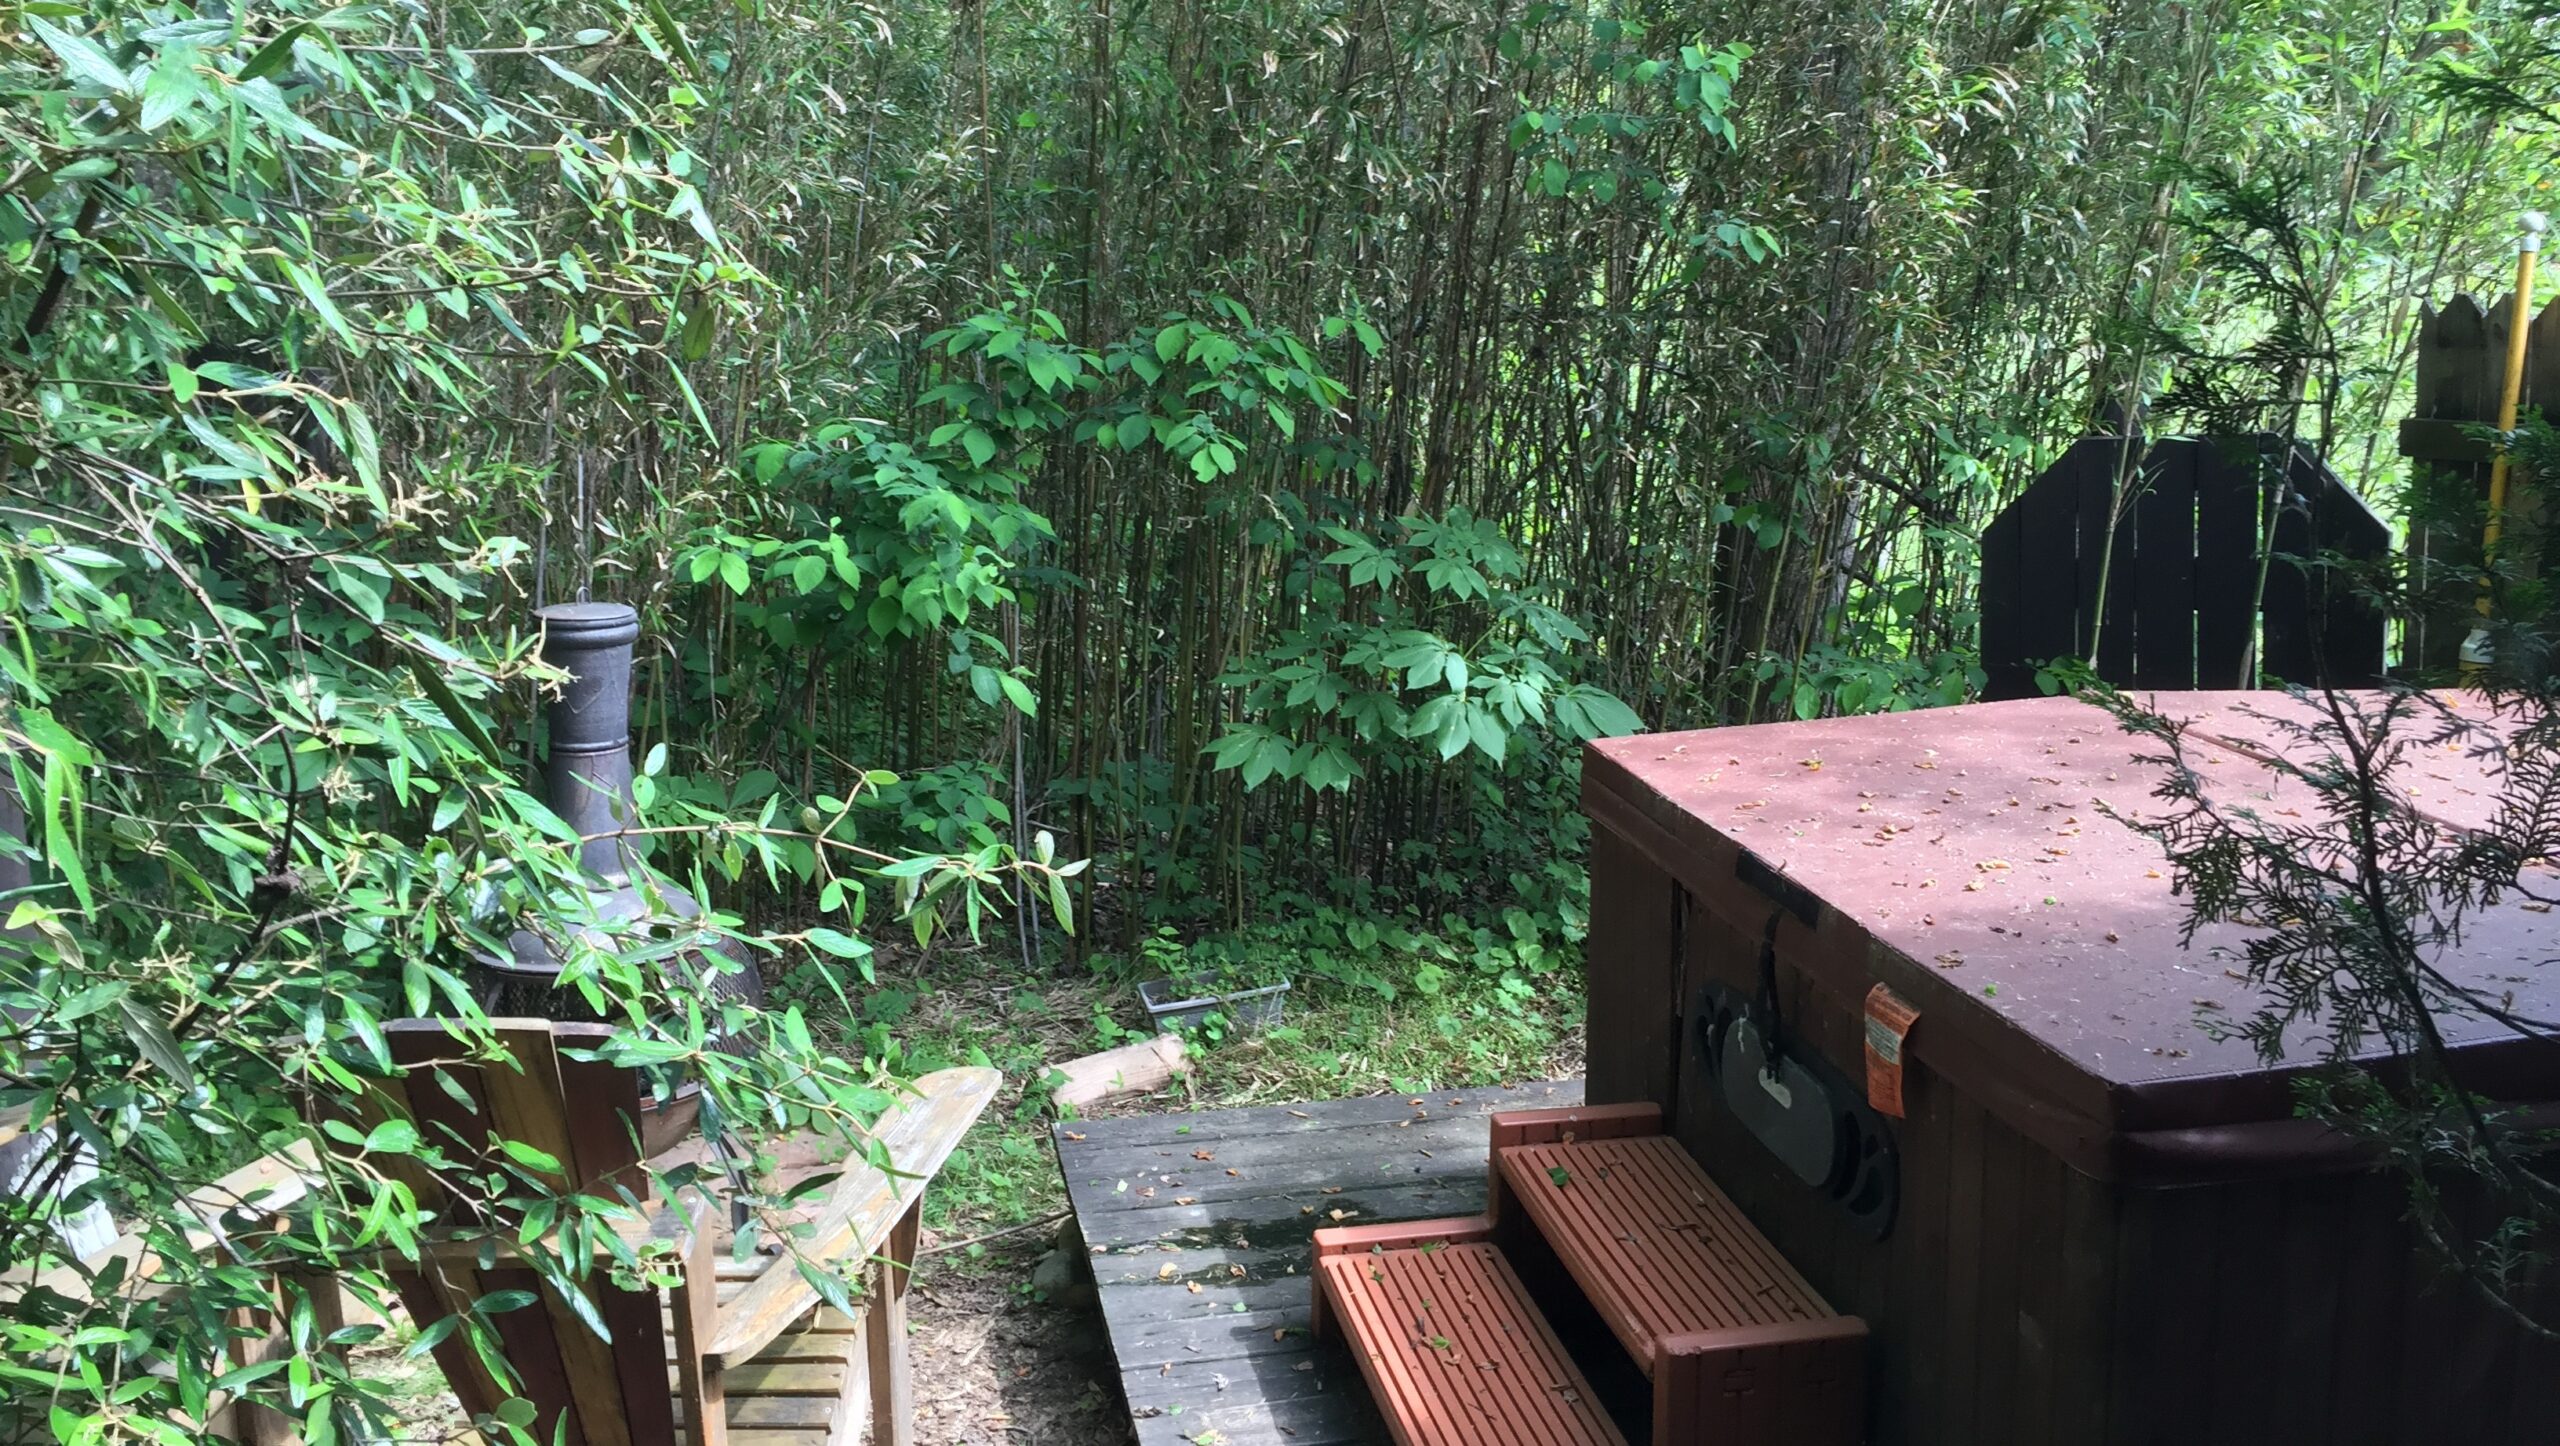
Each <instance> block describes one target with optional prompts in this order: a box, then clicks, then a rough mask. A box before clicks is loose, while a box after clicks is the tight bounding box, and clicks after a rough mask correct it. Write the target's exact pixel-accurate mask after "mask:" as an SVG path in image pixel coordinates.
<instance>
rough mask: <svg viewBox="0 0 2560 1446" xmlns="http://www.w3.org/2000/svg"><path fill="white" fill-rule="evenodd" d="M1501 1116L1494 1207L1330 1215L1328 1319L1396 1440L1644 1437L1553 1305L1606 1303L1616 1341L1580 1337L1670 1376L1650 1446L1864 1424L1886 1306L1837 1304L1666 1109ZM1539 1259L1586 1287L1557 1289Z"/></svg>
mask: <svg viewBox="0 0 2560 1446" xmlns="http://www.w3.org/2000/svg"><path fill="white" fill-rule="evenodd" d="M1492 1127H1493V1137H1492V1159H1491V1165H1490V1171H1491V1181H1490V1189H1489V1190H1488V1192H1487V1199H1488V1202H1489V1203H1488V1207H1487V1211H1486V1213H1485V1214H1483V1215H1479V1216H1467V1217H1463V1218H1458V1219H1448V1220H1417V1221H1409V1222H1405V1223H1403V1224H1391V1225H1366V1226H1352V1227H1348V1228H1341V1229H1332V1230H1319V1231H1317V1232H1316V1237H1315V1240H1316V1279H1315V1329H1316V1333H1317V1334H1318V1335H1320V1336H1321V1335H1326V1334H1330V1333H1332V1332H1335V1331H1339V1332H1340V1333H1341V1335H1342V1336H1343V1337H1344V1338H1345V1339H1346V1340H1347V1342H1348V1343H1349V1345H1350V1348H1351V1350H1352V1352H1353V1354H1354V1356H1355V1357H1356V1358H1357V1359H1358V1361H1359V1364H1360V1370H1361V1374H1362V1375H1363V1376H1364V1377H1366V1378H1367V1380H1368V1382H1369V1389H1370V1391H1371V1393H1372V1394H1374V1395H1375V1396H1376V1397H1377V1400H1378V1404H1379V1407H1380V1408H1381V1410H1382V1411H1383V1413H1384V1414H1385V1416H1386V1419H1387V1423H1388V1427H1389V1429H1390V1430H1391V1431H1393V1432H1394V1434H1395V1439H1396V1442H1397V1446H1479V1443H1514V1442H1517V1443H1524V1446H1525V1443H1538V1446H1586V1443H1587V1446H1626V1436H1625V1435H1624V1434H1623V1433H1622V1432H1621V1431H1620V1429H1619V1427H1618V1425H1617V1423H1616V1421H1615V1420H1613V1418H1612V1413H1611V1411H1610V1410H1609V1409H1608V1405H1607V1403H1605V1402H1604V1401H1603V1400H1602V1399H1601V1397H1600V1395H1599V1393H1597V1392H1595V1391H1594V1390H1593V1388H1592V1384H1591V1381H1590V1379H1589V1378H1588V1377H1587V1376H1586V1374H1585V1372H1584V1371H1583V1369H1582V1368H1581V1367H1580V1366H1579V1365H1577V1364H1576V1361H1575V1354H1576V1353H1575V1352H1570V1351H1568V1350H1566V1348H1565V1345H1564V1343H1563V1341H1562V1340H1561V1339H1559V1337H1558V1334H1557V1331H1556V1328H1555V1327H1554V1326H1553V1325H1551V1324H1550V1323H1549V1316H1550V1313H1557V1314H1565V1315H1567V1316H1568V1317H1569V1318H1570V1319H1573V1320H1578V1321H1587V1320H1590V1319H1592V1318H1594V1317H1596V1318H1597V1319H1598V1320H1599V1321H1601V1322H1605V1323H1606V1325H1607V1328H1608V1334H1609V1336H1610V1337H1611V1338H1613V1340H1614V1346H1613V1345H1612V1343H1611V1341H1606V1340H1589V1341H1578V1342H1577V1344H1578V1345H1579V1346H1580V1347H1581V1348H1582V1349H1581V1354H1582V1355H1583V1356H1584V1358H1585V1359H1592V1358H1594V1355H1595V1353H1601V1352H1608V1351H1611V1350H1613V1349H1614V1350H1616V1351H1621V1352H1623V1359H1622V1360H1621V1359H1618V1358H1611V1359H1609V1360H1607V1361H1606V1362H1604V1364H1609V1365H1628V1366H1632V1368H1633V1370H1634V1371H1635V1372H1637V1373H1640V1374H1641V1377H1642V1379H1643V1380H1644V1381H1645V1382H1646V1383H1648V1384H1649V1385H1650V1388H1651V1411H1650V1412H1649V1413H1645V1412H1644V1411H1643V1410H1642V1403H1641V1402H1637V1403H1630V1404H1631V1405H1633V1407H1634V1409H1633V1410H1632V1411H1630V1412H1628V1413H1626V1414H1628V1415H1630V1416H1631V1417H1632V1418H1633V1419H1637V1420H1645V1419H1649V1420H1650V1422H1651V1441H1652V1446H1857V1443H1858V1442H1860V1441H1861V1440H1863V1439H1864V1434H1865V1431H1864V1423H1865V1404H1866V1396H1865V1387H1866V1343H1867V1327H1866V1323H1865V1322H1863V1321H1861V1320H1859V1319H1858V1318H1856V1317H1855V1316H1844V1315H1839V1314H1837V1313H1835V1312H1833V1311H1832V1309H1831V1308H1830V1307H1829V1306H1827V1305H1825V1304H1824V1303H1823V1301H1822V1298H1821V1297H1820V1296H1819V1295H1817V1294H1815V1293H1814V1291H1813V1288H1812V1287H1811V1286H1809V1285H1807V1284H1806V1283H1805V1281H1804V1277H1802V1276H1800V1275H1798V1274H1797V1273H1796V1271H1795V1269H1794V1267H1792V1266H1790V1265H1788V1264H1787V1262H1786V1260H1785V1258H1784V1257H1782V1256H1780V1255H1779V1254H1778V1252H1777V1251H1776V1249H1774V1248H1773V1247H1772V1246H1771V1245H1770V1244H1769V1242H1768V1241H1767V1240H1766V1239H1764V1238H1762V1236H1761V1235H1760V1232H1759V1231H1757V1230H1754V1229H1753V1228H1752V1227H1751V1223H1750V1222H1749V1221H1748V1220H1746V1219H1744V1218H1743V1215H1742V1212H1741V1211H1740V1210H1738V1209H1736V1208H1734V1205H1733V1202H1732V1201H1731V1200H1728V1199H1726V1198H1725V1194H1724V1192H1723V1191H1722V1190H1719V1189H1717V1188H1716V1185H1715V1182H1714V1181H1713V1180H1711V1179H1709V1178H1708V1176H1707V1173H1706V1171H1704V1170H1702V1169H1700V1168H1699V1167H1698V1164H1697V1162H1696V1161H1695V1160H1693V1159H1691V1158H1690V1157H1689V1153H1688V1152H1687V1151H1686V1150H1684V1149H1682V1148H1681V1147H1680V1144H1679V1142H1678V1141H1676V1140H1674V1139H1672V1138H1671V1137H1669V1136H1667V1135H1665V1134H1663V1133H1662V1114H1661V1111H1660V1110H1659V1109H1658V1108H1657V1107H1655V1106H1653V1105H1650V1104H1643V1105H1607V1106H1595V1107H1590V1108H1583V1109H1566V1110H1527V1111H1521V1112H1517V1113H1511V1114H1497V1115H1495V1116H1493V1118H1492ZM1524 1273H1525V1274H1526V1275H1527V1276H1528V1277H1529V1278H1530V1279H1534V1280H1538V1281H1540V1282H1541V1283H1542V1284H1543V1283H1544V1282H1546V1281H1548V1280H1550V1279H1553V1280H1555V1285H1554V1287H1553V1291H1554V1292H1561V1293H1563V1294H1564V1295H1565V1296H1566V1298H1555V1297H1554V1295H1553V1294H1551V1295H1550V1298H1548V1299H1547V1300H1546V1301H1545V1306H1546V1308H1545V1309H1541V1302H1540V1300H1539V1299H1537V1298H1533V1295H1532V1292H1531V1290H1530V1288H1529V1286H1528V1285H1527V1284H1524V1282H1523V1276H1524ZM1595 1334H1596V1333H1595ZM1607 1374H1608V1373H1607V1372H1606V1371H1604V1372H1603V1375H1604V1379H1605V1378H1606V1377H1607ZM1621 1374H1623V1373H1621Z"/></svg>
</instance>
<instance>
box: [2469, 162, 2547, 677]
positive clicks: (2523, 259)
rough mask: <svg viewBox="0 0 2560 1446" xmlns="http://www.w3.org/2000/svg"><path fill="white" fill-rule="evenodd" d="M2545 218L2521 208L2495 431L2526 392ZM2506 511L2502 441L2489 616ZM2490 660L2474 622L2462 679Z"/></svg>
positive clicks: (2484, 575)
mask: <svg viewBox="0 0 2560 1446" xmlns="http://www.w3.org/2000/svg"><path fill="white" fill-rule="evenodd" d="M2548 225H2549V223H2548V222H2547V221H2546V220H2545V219H2544V217H2543V214H2542V213H2541V212H2540V211H2527V212H2525V213H2524V237H2523V239H2522V240H2521V241H2519V242H2518V243H2517V246H2516V292H2515V297H2514V299H2513V301H2512V302H2511V303H2510V306H2509V310H2508V313H2507V371H2506V375H2505V377H2504V378H2503V379H2502V380H2501V381H2500V383H2499V387H2498V430H2499V431H2500V432H2512V431H2514V430H2515V429H2516V404H2517V403H2518V401H2520V400H2521V399H2522V398H2523V396H2524V345H2525V339H2526V338H2525V332H2526V328H2528V327H2529V326H2531V325H2532V322H2533V260H2534V256H2535V254H2536V253H2537V252H2539V251H2541V250H2542V233H2543V231H2544V229H2545V228H2546V227H2547V226H2548ZM2506 513H2507V452H2506V448H2505V447H2503V446H2501V447H2500V448H2499V449H2498V455H2497V456H2496V457H2495V458H2493V459H2492V460H2491V461H2490V463H2489V521H2488V523H2487V525H2486V526H2484V527H2483V528H2482V529H2481V532H2480V567H2481V574H2480V596H2479V599H2478V601H2477V603H2476V604H2475V605H2476V606H2477V608H2478V610H2479V613H2480V616H2482V617H2484V618H2485V617H2487V616H2488V615H2489V573H2488V568H2489V566H2490V564H2491V562H2492V561H2493V560H2494V558H2495V557H2496V554H2497V551H2498V537H2499V535H2500V533H2501V532H2502V531H2503V523H2504V521H2505V519H2506ZM2488 664H2489V632H2488V629H2487V628H2485V627H2474V628H2473V629H2472V630H2471V636H2470V637H2468V638H2465V639H2463V642H2462V673H2463V677H2464V679H2465V680H2466V681H2469V680H2475V679H2477V678H2478V676H2479V674H2480V672H2481V671H2482V670H2483V669H2484V668H2486V667H2487V666H2488Z"/></svg>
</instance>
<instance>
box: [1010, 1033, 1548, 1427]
mask: <svg viewBox="0 0 2560 1446" xmlns="http://www.w3.org/2000/svg"><path fill="white" fill-rule="evenodd" d="M1580 1103H1582V1088H1581V1085H1580V1082H1578V1081H1565V1082H1561V1083H1556V1084H1534V1085H1523V1086H1515V1087H1511V1088H1504V1089H1455V1090H1435V1091H1432V1092H1430V1093H1428V1094H1407V1095H1380V1096H1375V1097H1372V1098H1367V1099H1353V1100H1329V1101H1321V1102H1317V1103H1312V1104H1303V1105H1275V1106H1265V1107H1256V1108H1250V1109H1238V1110H1216V1111H1210V1112H1206V1113H1199V1114H1185V1115H1149V1116H1143V1117H1138V1118H1131V1119H1118V1120H1080V1121H1072V1122H1069V1123H1066V1124H1062V1125H1059V1126H1058V1127H1057V1129H1056V1131H1055V1138H1056V1141H1057V1145H1058V1163H1059V1169H1060V1171H1061V1173H1062V1174H1063V1175H1064V1177H1065V1179H1066V1182H1067V1196H1068V1201H1069V1203H1070V1204H1071V1205H1072V1206H1074V1208H1075V1211H1076V1215H1077V1220H1078V1223H1079V1224H1080V1225H1081V1227H1082V1228H1083V1230H1084V1238H1085V1241H1086V1244H1087V1247H1088V1249H1089V1250H1091V1251H1092V1252H1094V1253H1093V1258H1092V1264H1093V1268H1094V1276H1095V1281H1096V1284H1097V1286H1098V1287H1099V1293H1100V1296H1101V1301H1102V1315H1103V1322H1104V1325H1105V1327H1106V1329H1107V1330H1108V1332H1109V1334H1110V1337H1111V1346H1112V1350H1113V1352H1114V1354H1115V1355H1116V1356H1117V1357H1118V1360H1119V1365H1120V1371H1121V1389H1122V1392H1123V1394H1124V1395H1125V1396H1126V1397H1127V1399H1128V1403H1129V1408H1130V1413H1131V1417H1132V1425H1133V1427H1134V1429H1135V1431H1136V1433H1137V1437H1138V1440H1139V1442H1140V1446H1177V1443H1180V1446H1191V1443H1196V1442H1197V1441H1199V1440H1201V1439H1204V1438H1206V1439H1212V1440H1217V1441H1219V1442H1222V1443H1224V1446H1382V1443H1384V1442H1385V1441H1386V1439H1387V1438H1386V1436H1385V1433H1384V1428H1383V1427H1382V1426H1381V1425H1380V1424H1379V1422H1378V1418H1377V1414H1376V1411H1375V1409H1374V1408H1373V1407H1372V1406H1371V1405H1370V1404H1369V1399H1368V1393H1367V1391H1366V1389H1365V1388H1364V1386H1363V1385H1362V1383H1361V1380H1360V1375H1359V1370H1358V1367H1357V1366H1356V1365H1354V1363H1353V1362H1352V1361H1351V1360H1350V1359H1349V1358H1348V1357H1347V1356H1345V1355H1344V1354H1343V1352H1342V1350H1341V1348H1340V1347H1339V1346H1338V1345H1331V1344H1326V1345H1318V1344H1316V1343H1314V1342H1313V1341H1311V1340H1310V1338H1309V1337H1308V1334H1307V1323H1308V1321H1307V1312H1308V1303H1309V1301H1310V1299H1311V1292H1312V1290H1313V1282H1312V1280H1311V1279H1310V1278H1309V1269H1310V1266H1311V1262H1312V1258H1313V1253H1314V1251H1313V1245H1312V1236H1313V1235H1314V1233H1315V1230H1316V1229H1317V1227H1319V1226H1324V1225H1333V1224H1345V1223H1351V1222H1352V1221H1357V1222H1359V1223H1362V1224H1377V1223H1382V1222H1386V1221H1393V1220H1417V1219H1427V1218H1430V1217H1434V1216H1443V1215H1466V1214H1473V1213H1475V1212H1476V1211H1478V1210H1481V1209H1482V1208H1483V1206H1484V1176H1485V1138H1486V1136H1485V1129H1486V1125H1485V1117H1486V1116H1487V1115H1490V1114H1492V1113H1494V1112H1496V1111H1499V1110H1516V1109H1537V1108H1547V1107H1558V1106H1570V1105H1578V1104H1580ZM1194 1152H1198V1153H1200V1154H1206V1155H1208V1156H1210V1157H1211V1158H1209V1159H1206V1160H1203V1159H1198V1158H1196V1157H1195V1154H1194ZM1229 1170H1234V1171H1235V1172H1236V1173H1235V1174H1233V1175H1230V1174H1228V1173H1227V1172H1228V1171H1229ZM1150 1190H1151V1191H1153V1193H1152V1194H1143V1193H1141V1192H1142V1191H1150ZM1328 1190H1332V1191H1334V1192H1335V1193H1330V1194H1329V1193H1326V1192H1327V1191H1328ZM1185 1202H1188V1203H1185ZM1336 1210H1340V1211H1343V1212H1345V1214H1344V1218H1343V1219H1342V1220H1339V1221H1337V1220H1336V1219H1334V1218H1333V1212H1334V1211H1336ZM1167 1267H1170V1270H1168V1269H1167ZM1195 1286H1196V1287H1197V1289H1194V1287H1195ZM1212 1433H1214V1434H1212Z"/></svg>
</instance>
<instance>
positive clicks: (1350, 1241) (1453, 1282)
mask: <svg viewBox="0 0 2560 1446" xmlns="http://www.w3.org/2000/svg"><path fill="white" fill-rule="evenodd" d="M1492 1230H1493V1227H1492V1223H1491V1222H1490V1221H1488V1220H1486V1219H1484V1218H1483V1217H1481V1216H1473V1217H1468V1218H1465V1219H1457V1220H1422V1221H1414V1222H1410V1223H1407V1224H1401V1225H1372V1226H1356V1227H1352V1228H1349V1229H1340V1230H1319V1231H1317V1232H1316V1282H1315V1285H1316V1299H1315V1328H1316V1334H1317V1335H1319V1336H1325V1335H1330V1334H1332V1333H1334V1332H1336V1331H1339V1332H1340V1333H1341V1335H1342V1336H1343V1337H1344V1338H1345V1340H1346V1341H1347V1342H1348V1343H1349V1345H1350V1347H1351V1351H1352V1354H1353V1356H1354V1357H1355V1358H1357V1359H1358V1361H1359V1363H1360V1373H1361V1374H1362V1375H1363V1376H1365V1377H1367V1378H1368V1382H1369V1392H1370V1394H1371V1395H1372V1396H1373V1397H1375V1398H1376V1400H1377V1402H1378V1407H1379V1410H1380V1412H1381V1413H1382V1414H1383V1415H1384V1416H1385V1417H1386V1420H1387V1429H1388V1430H1389V1431H1390V1432H1391V1433H1393V1435H1394V1436H1395V1440H1396V1446H1487V1443H1496V1446H1515V1443H1516V1446H1626V1440H1625V1438H1624V1437H1622V1436H1620V1435H1619V1434H1618V1429H1617V1427H1615V1426H1613V1425H1611V1424H1610V1422H1609V1416H1608V1413H1607V1412H1606V1411H1603V1410H1602V1409H1601V1407H1600V1403H1599V1401H1598V1399H1597V1398H1596V1397H1595V1396H1594V1395H1593V1394H1592V1391H1591V1385H1590V1383H1589V1382H1588V1381H1586V1380H1584V1379H1583V1376H1582V1372H1581V1371H1580V1370H1579V1369H1578V1368H1576V1367H1575V1365H1574V1364H1573V1358H1572V1357H1570V1356H1568V1355H1566V1354H1565V1349H1564V1345H1563V1343H1562V1342H1560V1341H1558V1340H1557V1339H1556V1334H1555V1331H1554V1330H1553V1329H1551V1328H1550V1327H1549V1326H1548V1325H1547V1322H1546V1319H1545V1318H1544V1317H1542V1316H1540V1315H1539V1314H1538V1308H1537V1307H1536V1306H1535V1305H1532V1304H1531V1303H1530V1301H1529V1293H1528V1291H1527V1290H1525V1289H1523V1288H1522V1287H1521V1284H1520V1277H1519V1276H1518V1275H1516V1274H1514V1273H1513V1272H1512V1269H1511V1265H1510V1263H1509V1262H1508V1261H1505V1260H1504V1259H1503V1258H1502V1254H1501V1252H1500V1251H1497V1250H1496V1249H1494V1248H1493V1245H1492V1244H1491V1236H1492Z"/></svg>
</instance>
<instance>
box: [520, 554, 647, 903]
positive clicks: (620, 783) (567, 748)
mask: <svg viewBox="0 0 2560 1446" xmlns="http://www.w3.org/2000/svg"><path fill="white" fill-rule="evenodd" d="M534 616H536V617H538V618H540V619H542V660H543V661H544V662H546V663H549V664H550V665H552V666H553V667H555V668H558V669H560V670H561V671H562V672H565V673H567V674H568V675H569V680H568V681H567V682H566V683H564V684H562V685H561V689H560V696H559V698H558V699H556V700H555V701H553V702H552V704H551V705H550V707H549V708H548V709H546V710H545V713H544V716H545V718H547V719H548V720H549V722H550V724H551V756H550V760H549V762H548V764H547V765H546V767H547V770H548V773H549V780H548V781H549V784H550V787H549V788H548V789H547V790H546V793H547V795H548V797H549V798H550V800H551V808H552V811H553V812H554V813H557V814H559V815H560V817H561V818H562V819H563V820H564V821H565V822H567V823H568V824H569V826H570V827H572V828H574V829H576V830H577V831H578V835H579V837H581V838H583V839H585V840H586V842H585V843H583V844H581V845H580V846H579V849H578V862H579V863H581V864H583V865H585V866H586V868H587V869H588V871H589V872H591V873H595V874H598V875H601V876H602V877H604V878H605V879H606V880H608V881H610V882H612V883H616V884H620V883H624V882H627V881H628V880H629V878H630V876H631V859H630V855H629V853H628V852H627V851H626V848H625V841H624V839H623V837H622V831H623V830H624V829H626V828H628V827H629V826H630V822H631V816H632V812H633V808H632V801H631V645H632V644H633V643H635V642H638V641H639V639H640V613H639V610H638V609H636V608H633V607H631V606H630V605H629V604H627V603H610V602H576V603H556V604H554V605H552V606H550V607H547V608H544V609H542V610H541V611H540V612H538V613H536V614H535V615H534Z"/></svg>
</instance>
